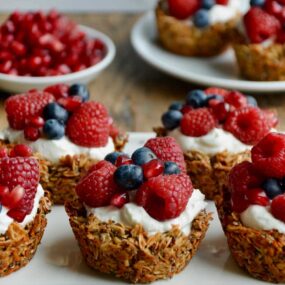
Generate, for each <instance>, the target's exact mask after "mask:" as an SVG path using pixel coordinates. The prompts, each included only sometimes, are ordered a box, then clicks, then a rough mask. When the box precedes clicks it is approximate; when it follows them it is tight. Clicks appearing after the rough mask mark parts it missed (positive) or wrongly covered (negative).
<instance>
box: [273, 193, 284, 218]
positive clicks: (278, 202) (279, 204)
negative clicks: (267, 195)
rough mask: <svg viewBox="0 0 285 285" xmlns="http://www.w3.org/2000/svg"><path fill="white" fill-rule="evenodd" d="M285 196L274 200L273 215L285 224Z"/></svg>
mask: <svg viewBox="0 0 285 285" xmlns="http://www.w3.org/2000/svg"><path fill="white" fill-rule="evenodd" d="M284 209H285V194H283V195H279V196H277V197H275V198H274V199H273V200H272V203H271V213H272V215H273V216H274V217H275V218H276V219H278V220H281V221H282V222H284V223H285V211H284Z"/></svg>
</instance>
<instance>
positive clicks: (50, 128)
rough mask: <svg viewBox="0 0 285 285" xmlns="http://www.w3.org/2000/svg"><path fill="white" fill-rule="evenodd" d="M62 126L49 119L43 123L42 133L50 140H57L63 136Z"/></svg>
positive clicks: (56, 121)
mask: <svg viewBox="0 0 285 285" xmlns="http://www.w3.org/2000/svg"><path fill="white" fill-rule="evenodd" d="M64 131H65V129H64V125H63V124H62V123H61V122H59V121H58V120H56V119H49V120H47V121H46V122H45V124H44V127H43V132H44V134H45V135H46V137H47V138H48V139H50V140H59V139H61V138H62V137H63V136H64Z"/></svg>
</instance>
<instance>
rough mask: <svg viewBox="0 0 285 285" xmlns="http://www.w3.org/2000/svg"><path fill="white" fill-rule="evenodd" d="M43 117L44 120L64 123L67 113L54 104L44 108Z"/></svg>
mask: <svg viewBox="0 0 285 285" xmlns="http://www.w3.org/2000/svg"><path fill="white" fill-rule="evenodd" d="M43 116H44V119H45V120H49V119H56V120H58V121H60V122H63V123H66V122H67V120H68V112H67V111H66V110H65V109H64V108H63V107H61V106H60V105H59V104H57V103H55V102H53V103H49V104H47V105H46V106H45V108H44V110H43Z"/></svg>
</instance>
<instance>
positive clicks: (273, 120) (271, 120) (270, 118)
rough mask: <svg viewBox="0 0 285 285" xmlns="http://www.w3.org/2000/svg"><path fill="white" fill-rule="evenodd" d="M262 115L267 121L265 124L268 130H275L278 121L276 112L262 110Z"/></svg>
mask: <svg viewBox="0 0 285 285" xmlns="http://www.w3.org/2000/svg"><path fill="white" fill-rule="evenodd" d="M263 114H264V115H265V117H266V119H267V123H268V125H269V127H270V128H275V127H277V125H278V123H279V120H278V116H277V112H276V111H275V110H269V109H267V110H263Z"/></svg>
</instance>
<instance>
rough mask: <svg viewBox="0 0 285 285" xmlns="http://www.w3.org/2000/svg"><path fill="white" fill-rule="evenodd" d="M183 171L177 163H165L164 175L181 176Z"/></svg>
mask: <svg viewBox="0 0 285 285" xmlns="http://www.w3.org/2000/svg"><path fill="white" fill-rule="evenodd" d="M180 173H181V170H180V168H179V166H178V165H177V163H175V162H172V161H166V162H165V163H164V172H163V174H164V175H171V174H180Z"/></svg>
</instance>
